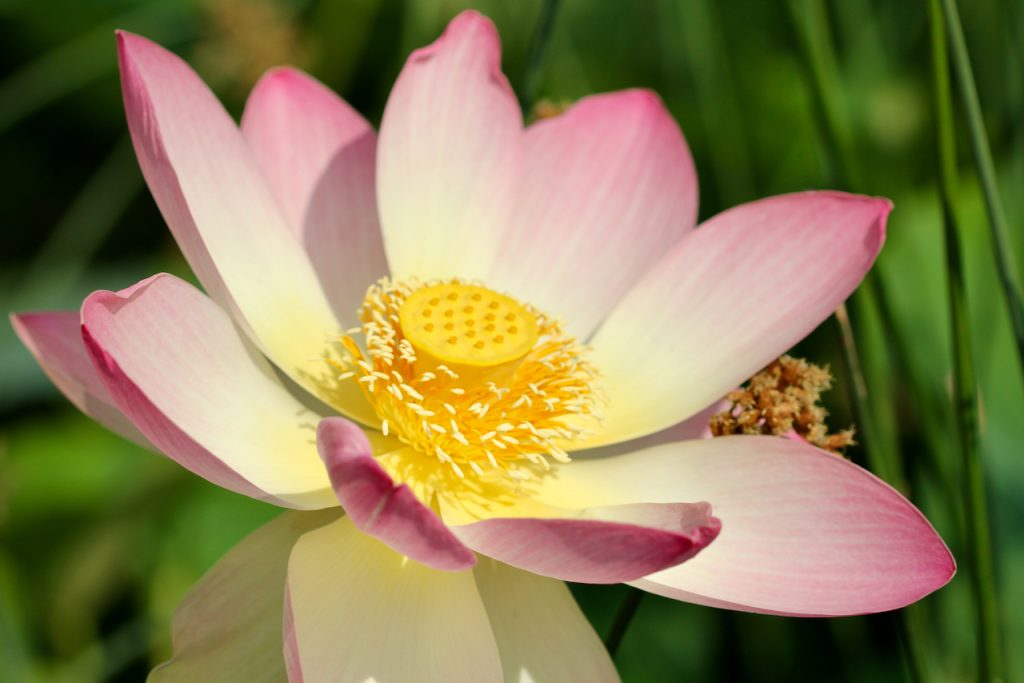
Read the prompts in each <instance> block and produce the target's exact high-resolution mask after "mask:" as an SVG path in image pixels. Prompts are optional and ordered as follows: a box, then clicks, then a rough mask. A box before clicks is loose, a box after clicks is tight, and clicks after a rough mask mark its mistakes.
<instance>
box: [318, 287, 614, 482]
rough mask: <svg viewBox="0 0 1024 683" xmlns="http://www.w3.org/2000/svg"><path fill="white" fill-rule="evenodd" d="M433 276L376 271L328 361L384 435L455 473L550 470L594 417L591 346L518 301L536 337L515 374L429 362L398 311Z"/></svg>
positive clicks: (596, 394) (596, 396) (519, 474)
mask: <svg viewBox="0 0 1024 683" xmlns="http://www.w3.org/2000/svg"><path fill="white" fill-rule="evenodd" d="M450 282H452V283H461V281H459V280H451V281H450ZM433 284H437V283H420V282H418V281H415V280H407V281H390V280H387V279H382V280H381V281H379V282H378V283H377V284H375V285H373V286H372V287H370V289H369V290H368V292H367V295H366V299H365V300H364V303H363V307H362V309H361V310H360V320H361V321H362V323H363V324H362V326H361V327H358V328H355V329H352V330H349V331H348V332H347V333H346V335H345V336H344V337H343V338H342V340H341V343H342V345H343V346H344V347H345V349H346V350H347V351H348V353H349V354H350V357H349V358H348V359H346V360H343V361H341V362H337V361H330V362H331V363H332V364H333V365H335V366H336V367H337V369H339V370H340V371H341V374H340V375H339V379H341V380H345V379H353V380H355V381H358V382H359V384H360V386H361V387H362V389H363V392H364V393H365V395H366V398H367V399H368V400H369V402H370V404H371V405H372V406H373V408H374V409H375V411H376V413H377V415H378V417H379V418H380V428H381V431H382V432H384V434H394V435H395V436H397V437H398V438H399V439H400V440H401V441H403V442H404V443H406V444H408V445H409V446H412V447H413V448H415V449H416V450H418V451H420V452H421V453H425V454H428V455H430V456H431V457H434V458H436V459H437V461H438V463H440V464H441V465H443V466H446V467H448V468H450V469H451V471H452V472H453V473H454V474H455V475H456V476H458V477H459V478H462V477H464V476H466V474H467V470H468V471H469V472H472V473H474V474H477V475H484V474H485V473H486V472H488V471H499V472H503V473H505V474H507V475H509V476H511V477H513V478H515V479H528V478H529V477H530V476H531V475H530V471H531V469H533V468H534V467H540V468H542V469H547V468H549V467H550V463H549V460H548V459H549V458H554V459H555V460H556V461H559V462H568V460H569V456H568V455H567V454H566V452H565V447H566V446H567V445H568V444H569V443H571V442H572V441H573V440H575V439H577V438H579V437H580V436H581V435H582V434H584V432H585V429H584V428H583V427H581V424H582V425H585V424H586V423H587V422H588V420H587V419H580V418H589V419H590V420H593V421H594V422H599V421H600V417H599V415H598V408H599V404H600V402H601V395H600V391H599V388H598V373H597V371H596V370H595V368H594V366H593V365H591V364H590V363H589V362H588V361H587V359H586V355H587V347H585V346H583V345H581V344H578V343H577V342H576V340H575V339H574V338H572V337H569V336H566V335H565V334H564V333H563V331H562V329H561V326H560V324H559V323H558V322H557V321H555V320H552V319H550V318H548V317H547V316H545V315H543V314H541V313H537V312H536V311H535V310H533V309H532V308H530V307H528V306H524V308H526V309H527V310H529V311H530V312H531V313H533V314H534V315H536V317H537V327H538V331H539V338H538V341H537V344H536V345H535V346H534V347H533V349H532V350H530V351H529V352H528V353H527V354H526V355H525V356H524V357H523V358H522V360H521V361H520V362H519V364H518V365H517V366H516V367H515V369H514V371H513V372H511V373H508V372H504V373H498V374H495V375H494V376H493V377H489V376H488V375H487V374H486V373H484V374H483V375H482V376H481V375H480V374H479V373H474V374H473V376H472V377H469V376H467V377H463V376H460V373H459V372H458V371H457V370H456V369H453V368H451V367H449V366H448V365H444V364H441V365H430V366H429V367H426V365H427V363H425V362H424V360H425V359H420V358H418V357H417V351H416V348H415V347H414V346H413V344H412V343H411V342H410V340H409V339H407V338H406V336H405V335H404V334H403V331H402V326H401V323H400V319H399V309H400V308H401V306H402V304H403V303H404V302H405V300H406V298H407V297H408V296H410V295H411V294H412V293H413V292H415V291H416V290H418V289H420V288H421V287H426V286H431V285H433ZM356 335H361V336H362V337H363V339H362V344H359V343H357V341H356V338H355V336H356Z"/></svg>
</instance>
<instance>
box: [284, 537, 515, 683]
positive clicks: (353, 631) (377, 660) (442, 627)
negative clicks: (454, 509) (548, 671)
mask: <svg viewBox="0 0 1024 683" xmlns="http://www.w3.org/2000/svg"><path fill="white" fill-rule="evenodd" d="M285 661H286V662H287V666H288V675H289V680H290V681H292V683H299V682H303V683H320V682H321V681H331V682H332V683H346V682H348V681H352V682H358V683H363V682H364V681H368V680H376V681H500V680H501V662H500V661H499V656H498V647H497V645H496V644H495V641H494V634H493V632H492V631H491V626H490V623H489V622H488V619H487V613H486V612H485V609H484V605H483V603H482V602H481V600H480V595H479V593H478V592H477V589H476V585H475V582H474V580H473V574H472V573H470V572H444V571H438V570H436V569H431V568H430V567H426V566H424V565H422V564H419V563H418V562H409V561H408V560H407V558H405V557H404V556H402V555H401V554H399V553H396V552H394V551H393V550H391V549H390V548H388V547H387V546H386V545H384V544H383V543H381V542H379V541H378V540H376V539H374V538H372V537H371V536H367V535H366V534H363V533H361V532H360V531H358V530H357V529H356V527H355V525H354V524H353V522H352V520H351V519H349V518H348V517H344V518H342V519H340V520H338V521H336V522H334V523H332V524H329V525H327V526H325V527H322V528H320V529H317V530H315V531H313V532H310V533H308V534H306V535H305V536H303V537H302V538H301V539H299V542H298V543H296V544H295V548H294V550H293V551H292V555H291V559H290V560H289V563H288V596H287V603H286V614H285Z"/></svg>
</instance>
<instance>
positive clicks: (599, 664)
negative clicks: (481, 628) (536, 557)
mask: <svg viewBox="0 0 1024 683" xmlns="http://www.w3.org/2000/svg"><path fill="white" fill-rule="evenodd" d="M473 576H474V577H475V578H476V587H477V590H478V591H480V598H481V599H482V600H483V603H484V608H485V609H486V610H487V617H488V618H489V619H490V622H491V629H492V630H493V631H494V639H495V640H496V641H497V643H498V652H499V653H500V655H501V665H502V668H503V669H504V672H505V678H504V679H503V680H504V681H505V683H535V682H536V683H541V682H543V683H574V682H575V681H588V682H589V683H611V682H614V681H618V680H619V675H618V673H617V672H616V671H615V665H614V664H613V663H612V660H611V657H609V656H608V652H607V650H605V649H604V644H602V643H601V639H600V638H598V636H597V634H596V633H595V632H594V628H593V627H592V626H591V625H590V622H588V621H587V618H586V617H585V616H583V613H582V612H581V611H580V608H579V606H577V604H576V601H575V600H574V599H573V597H572V594H571V593H570V592H569V589H568V588H567V587H566V585H565V584H564V583H562V582H561V581H557V580H555V579H549V578H546V577H543V576H537V575H536V574H532V573H530V572H524V571H521V570H519V569H515V568H514V567H510V566H508V565H507V564H502V563H501V562H497V561H496V560H492V559H489V558H481V560H480V562H479V564H477V566H476V567H475V568H474V569H473Z"/></svg>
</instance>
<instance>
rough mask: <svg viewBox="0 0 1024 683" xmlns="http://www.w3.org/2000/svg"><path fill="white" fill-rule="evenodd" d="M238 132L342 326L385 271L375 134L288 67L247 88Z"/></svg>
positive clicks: (348, 324) (340, 103)
mask: <svg viewBox="0 0 1024 683" xmlns="http://www.w3.org/2000/svg"><path fill="white" fill-rule="evenodd" d="M242 135H243V136H244V137H245V140H246V142H248V143H249V146H250V148H251V149H252V150H253V153H254V155H255V157H256V162H257V163H258V164H259V167H260V169H261V170H262V171H263V175H264V176H265V177H266V178H267V181H268V182H269V184H270V187H271V189H272V190H273V192H274V195H275V196H276V197H277V199H278V201H279V203H280V204H281V208H282V209H283V211H284V215H285V217H286V218H287V220H288V223H289V224H290V225H291V227H292V229H293V230H295V232H296V234H297V235H298V236H299V239H300V241H301V242H302V244H303V245H304V246H305V248H306V254H307V255H308V256H309V259H310V261H312V263H313V267H314V268H315V269H316V272H317V275H318V276H319V278H320V284H321V285H322V286H323V290H324V292H325V293H326V294H327V298H328V299H329V300H330V302H331V306H332V308H333V309H334V312H335V314H336V315H337V316H338V319H339V320H341V321H342V323H343V324H344V325H345V326H346V327H351V326H352V325H355V324H358V319H357V317H356V311H357V310H358V309H359V306H360V305H361V304H362V302H363V296H364V294H365V293H366V287H367V285H368V284H370V283H372V282H376V281H377V280H378V279H379V278H381V277H383V276H385V275H387V272H388V266H387V259H386V257H385V256H384V243H383V241H382V239H381V234H380V224H379V222H378V220H377V195H376V188H375V185H374V176H375V174H376V155H377V135H376V133H374V131H373V128H371V127H370V124H369V123H367V122H366V120H365V119H364V118H363V117H362V116H360V115H359V114H358V113H357V112H356V111H355V110H354V109H352V107H350V106H349V105H348V104H347V103H346V102H345V101H344V100H342V99H341V98H340V97H338V96H337V95H335V94H334V93H333V92H332V91H331V90H330V89H329V88H327V87H326V86H324V85H323V84H321V83H320V82H319V81H317V80H315V79H314V78H312V77H310V76H308V75H306V74H304V73H302V72H301V71H298V70H296V69H290V68H277V69H272V70H271V71H268V72H267V73H266V74H265V75H264V76H263V78H261V79H260V81H259V82H258V83H257V84H256V87H255V88H253V91H252V93H251V94H250V95H249V100H248V101H247V102H246V104H245V113H244V114H243V116H242Z"/></svg>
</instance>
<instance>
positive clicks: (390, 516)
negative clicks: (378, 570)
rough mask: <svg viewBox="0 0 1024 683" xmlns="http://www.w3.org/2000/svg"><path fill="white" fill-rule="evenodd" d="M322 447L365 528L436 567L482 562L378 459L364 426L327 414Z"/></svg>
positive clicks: (341, 496)
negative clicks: (362, 427) (389, 472)
mask: <svg viewBox="0 0 1024 683" xmlns="http://www.w3.org/2000/svg"><path fill="white" fill-rule="evenodd" d="M317 448H318V449H319V451H320V457H321V458H323V461H324V465H326V467H327V474H328V476H329V477H330V480H331V484H332V485H333V486H334V492H335V494H336V495H337V496H338V500H339V501H340V502H341V506H342V507H343V508H345V511H346V512H347V513H348V514H349V517H351V519H352V522H353V524H355V525H356V527H357V528H358V529H359V530H360V531H362V532H363V533H366V534H370V535H371V536H374V537H375V538H377V539H378V540H380V541H382V542H383V543H386V544H387V545H388V546H389V547H390V548H391V549H392V550H395V551H396V552H399V553H401V554H403V555H406V556H408V557H410V558H412V559H414V560H416V561H417V562H422V563H423V564H425V565H428V566H430V567H433V568H434V569H442V570H445V571H460V570H463V569H469V568H470V567H472V566H473V565H474V564H476V555H474V554H473V552H472V551H471V550H470V549H469V548H467V547H466V546H464V545H462V543H461V542H459V539H457V538H456V537H455V536H454V535H453V534H452V532H451V531H449V530H448V527H446V526H445V525H444V522H442V521H441V518H440V517H438V516H437V514H436V513H435V512H434V511H433V510H431V509H430V508H428V507H427V506H426V505H424V504H423V503H421V502H420V501H419V499H418V498H417V497H416V496H415V494H413V492H412V489H410V488H409V487H408V486H407V485H405V484H395V482H394V480H393V479H392V478H391V475H390V474H388V473H387V472H386V471H385V470H384V468H383V467H381V466H380V465H379V464H378V463H377V461H376V460H375V459H374V457H373V449H372V448H371V446H370V442H369V440H368V439H367V438H366V434H364V433H363V430H362V429H361V428H360V427H358V426H357V425H355V424H353V423H352V422H349V421H348V420H346V419H344V418H341V417H328V418H325V419H324V420H322V421H321V422H320V425H319V426H318V427H317Z"/></svg>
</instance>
